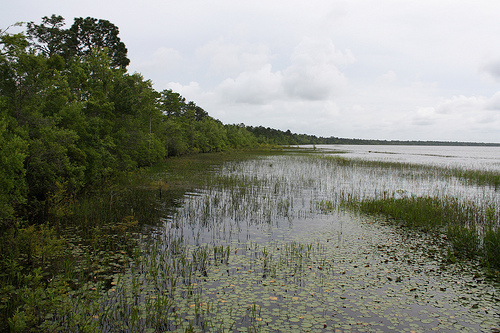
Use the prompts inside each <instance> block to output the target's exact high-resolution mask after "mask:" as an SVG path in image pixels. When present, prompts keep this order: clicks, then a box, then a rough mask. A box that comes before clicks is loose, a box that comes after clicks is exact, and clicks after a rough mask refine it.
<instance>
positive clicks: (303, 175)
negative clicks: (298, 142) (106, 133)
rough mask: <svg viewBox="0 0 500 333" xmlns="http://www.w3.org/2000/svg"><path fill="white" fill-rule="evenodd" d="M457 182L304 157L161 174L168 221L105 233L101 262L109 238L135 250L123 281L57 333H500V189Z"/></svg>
mask: <svg viewBox="0 0 500 333" xmlns="http://www.w3.org/2000/svg"><path fill="white" fill-rule="evenodd" d="M193 165H194V167H193V168H198V167H199V168H200V170H202V169H203V168H202V167H201V166H198V165H197V164H196V163H193ZM186 166H187V164H186ZM443 170H444V169H439V168H437V169H436V168H427V167H426V168H423V167H421V166H418V167H414V166H412V165H411V164H397V163H396V164H391V165H388V164H377V163H365V164H364V163H361V162H359V161H355V162H353V161H351V160H350V159H347V158H345V157H336V156H332V155H328V156H326V155H322V154H317V153H314V154H313V153H310V152H309V153H306V154H303V153H301V152H299V151H294V152H293V153H280V154H275V155H271V154H263V155H259V156H254V158H251V159H249V158H244V159H239V160H235V161H230V160H228V161H226V162H224V163H222V164H214V165H213V166H212V167H211V168H210V172H204V173H203V174H202V175H200V174H196V175H194V176H193V178H190V177H191V176H190V174H195V172H194V171H193V169H191V172H185V173H184V174H182V173H180V174H177V175H175V177H174V178H175V184H176V185H175V184H173V183H172V182H171V179H173V178H171V177H173V175H170V174H167V173H162V172H160V171H159V172H158V173H157V174H156V176H154V177H152V179H153V183H152V184H153V186H152V188H150V189H149V191H150V192H151V193H154V198H155V205H154V206H150V207H154V208H151V209H154V210H155V214H157V215H156V216H158V220H157V221H158V222H157V223H152V224H148V225H147V226H146V225H142V232H138V230H137V229H134V228H138V226H140V225H141V222H140V221H139V220H140V219H139V218H138V216H135V217H134V218H128V219H127V218H123V219H121V220H120V223H117V224H113V226H111V225H110V226H109V227H106V226H102V227H100V228H101V230H102V231H103V233H96V231H93V232H92V235H94V236H93V237H94V238H96V239H95V241H94V243H95V245H96V249H98V248H101V249H102V248H104V247H106V246H107V247H110V246H113V245H111V244H109V245H106V244H108V243H107V241H109V242H112V238H110V239H108V240H105V239H103V238H101V236H99V237H97V235H101V234H102V235H103V236H102V237H104V235H106V234H107V233H108V232H110V234H113V233H116V235H117V236H113V237H129V238H131V239H133V240H134V244H135V245H134V246H133V247H131V248H127V249H126V250H125V249H124V248H119V247H117V248H116V250H117V251H123V252H124V253H125V254H124V257H123V258H122V259H121V261H119V263H120V266H119V267H120V269H116V270H105V269H104V271H103V274H102V275H101V278H96V279H95V280H90V281H88V282H86V283H87V284H86V285H84V286H83V287H81V288H77V289H74V290H70V291H68V292H67V293H66V295H67V296H66V297H64V298H62V299H61V300H60V301H59V303H58V305H57V307H56V309H55V310H54V311H52V312H51V313H47V314H46V315H45V317H44V322H43V324H42V328H43V329H45V330H55V329H56V328H57V329H62V330H63V331H68V332H79V331H84V330H98V331H102V332H123V331H141V332H158V331H173V332H283V331H286V332H324V331H327V332H328V331H332V332H338V331H341V332H343V331H355V332H387V331H391V332H408V331H415V332H429V331H439V332H482V331H484V332H491V331H495V330H497V331H498V330H500V327H499V326H500V325H499V322H500V317H499V313H500V305H499V304H500V297H499V296H498V284H497V282H495V281H498V280H495V279H494V278H491V277H494V276H495V270H498V267H500V266H499V261H500V259H499V256H498V253H499V252H498V248H499V247H498V246H499V245H498V244H499V239H500V237H499V236H498V235H499V233H498V226H499V223H498V221H499V202H498V196H497V192H496V189H495V187H494V186H490V185H484V186H483V185H478V184H477V182H474V184H471V183H469V182H464V181H463V178H462V177H455V176H450V175H449V173H446V174H444V173H443V172H444V171H443ZM447 172H448V171H447ZM184 177H186V178H184ZM196 183H198V184H199V186H193V185H194V184H196ZM169 184H170V185H169ZM181 184H188V185H189V188H190V189H189V190H188V191H186V192H185V193H184V195H183V196H177V197H176V199H175V205H172V204H171V202H172V201H171V200H170V199H168V195H167V192H168V191H170V190H171V189H172V188H174V187H181ZM160 188H161V195H160ZM167 202H168V204H167ZM123 205H124V206H126V203H124V204H123ZM144 216H145V219H147V218H148V216H153V215H148V214H146V215H144ZM136 221H138V224H134V223H135V222H136ZM395 221H399V223H395ZM132 231H133V233H131V232H132ZM120 235H122V236H120ZM88 244H89V246H90V245H91V244H93V243H92V242H90V243H88ZM89 253H95V252H94V251H93V250H92V251H90V250H89ZM97 253H99V252H97ZM125 257H126V260H125ZM95 258H96V259H97V258H99V255H98V254H97V256H96V257H95ZM477 258H482V259H480V260H477ZM109 262H110V263H112V262H117V263H118V261H114V260H109ZM66 266H67V275H68V276H71V275H72V274H74V272H73V273H72V271H71V266H72V262H71V261H68V264H67V265H66ZM103 266H104V264H103ZM485 267H486V268H488V270H485V269H484V268H485ZM106 274H107V277H106V278H104V275H106Z"/></svg>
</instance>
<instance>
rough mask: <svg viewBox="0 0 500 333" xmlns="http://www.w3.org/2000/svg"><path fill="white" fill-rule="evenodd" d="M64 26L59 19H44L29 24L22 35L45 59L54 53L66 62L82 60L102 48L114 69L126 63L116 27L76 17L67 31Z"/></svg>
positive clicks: (123, 46)
mask: <svg viewBox="0 0 500 333" xmlns="http://www.w3.org/2000/svg"><path fill="white" fill-rule="evenodd" d="M64 25H65V23H64V18H63V17H62V16H59V15H52V16H51V17H47V16H45V17H43V18H42V23H41V24H35V23H34V22H29V23H28V24H27V29H26V32H27V35H28V37H29V39H30V40H31V43H32V45H33V46H34V48H35V49H36V50H38V51H39V52H40V53H41V54H43V55H44V56H46V57H51V56H53V55H55V54H57V55H61V56H63V57H64V59H65V60H66V61H67V62H68V61H69V60H70V59H72V58H74V57H77V58H80V60H82V59H83V58H84V57H87V56H89V55H91V54H93V53H95V52H99V50H102V49H106V50H107V54H108V55H109V57H110V58H111V59H112V61H111V64H112V66H113V67H114V68H126V67H127V66H128V64H129V63H130V60H129V59H128V58H127V52H128V51H127V48H126V47H125V44H124V43H123V42H122V41H121V40H120V37H118V34H119V30H118V27H117V26H115V25H114V24H113V23H111V22H109V21H107V20H98V19H95V18H92V17H87V18H81V17H79V18H75V20H74V23H73V25H72V26H71V27H70V28H69V29H64V28H63V27H64Z"/></svg>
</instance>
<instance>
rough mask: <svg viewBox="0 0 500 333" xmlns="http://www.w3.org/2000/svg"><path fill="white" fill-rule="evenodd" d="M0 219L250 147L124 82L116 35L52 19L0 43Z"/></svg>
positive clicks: (143, 87)
mask: <svg viewBox="0 0 500 333" xmlns="http://www.w3.org/2000/svg"><path fill="white" fill-rule="evenodd" d="M0 38H1V39H0V43H1V44H0V46H1V49H0V75H1V80H0V142H1V146H0V153H1V156H2V159H1V162H0V169H1V172H0V174H1V178H0V182H1V185H2V186H1V192H0V214H1V216H0V218H1V226H2V227H3V228H7V227H11V226H13V225H14V224H15V221H16V218H17V217H20V216H21V217H23V218H26V217H28V218H29V219H30V220H31V221H34V220H36V219H37V218H40V216H39V215H40V214H42V213H43V212H46V211H47V208H50V206H51V205H54V204H57V200H59V198H61V197H62V196H61V194H62V193H64V197H66V198H67V197H70V196H72V195H75V194H78V193H80V192H81V191H82V190H84V189H88V188H91V187H93V186H95V185H97V184H102V183H103V182H104V181H106V180H108V179H110V178H112V177H113V176H116V174H118V173H120V172H122V171H129V170H134V169H136V168H137V167H143V166H150V165H152V164H154V163H156V162H158V161H161V160H162V159H164V158H165V157H168V156H172V155H181V154H186V153H192V152H209V151H221V150H224V149H227V148H231V147H243V146H252V145H254V144H255V142H256V141H255V138H254V137H253V136H252V135H250V133H248V132H247V131H246V129H245V128H244V126H238V125H226V126H224V125H223V124H222V123H221V122H220V121H217V120H215V119H213V118H212V117H210V116H209V115H208V113H207V112H206V111H204V110H203V109H202V108H201V107H199V106H198V105H196V104H195V103H194V102H186V100H185V99H184V98H183V97H182V96H181V95H179V94H178V93H175V92H173V91H171V90H164V91H161V92H157V91H155V90H154V89H153V86H152V82H151V81H149V80H146V79H144V78H143V77H142V76H141V75H140V74H137V73H134V74H130V73H128V72H127V70H126V66H127V65H128V63H129V62H130V61H129V59H128V58H127V49H126V47H125V45H124V43H123V42H121V41H120V38H119V37H118V28H117V27H116V26H114V25H113V24H112V23H110V22H108V21H106V20H96V19H93V18H85V19H84V18H76V19H75V21H74V24H73V25H72V26H71V27H70V28H69V29H65V28H64V19H63V18H62V17H60V16H55V15H53V16H52V17H50V18H49V17H44V18H43V20H42V23H41V24H35V23H33V22H30V23H28V24H27V29H26V33H24V34H8V33H7V31H5V30H4V31H3V32H1V36H0Z"/></svg>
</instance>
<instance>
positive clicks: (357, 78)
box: [0, 0, 500, 142]
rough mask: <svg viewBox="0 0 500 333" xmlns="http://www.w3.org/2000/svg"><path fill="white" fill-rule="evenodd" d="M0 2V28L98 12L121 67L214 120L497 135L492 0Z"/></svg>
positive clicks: (499, 30)
mask: <svg viewBox="0 0 500 333" xmlns="http://www.w3.org/2000/svg"><path fill="white" fill-rule="evenodd" d="M0 1H1V2H2V6H1V7H2V10H1V12H0V28H5V27H6V26H8V25H9V24H12V23H14V22H17V21H35V22H37V23H39V22H40V20H41V17H43V16H50V15H52V14H57V15H62V16H63V17H64V18H65V19H66V22H67V25H68V27H69V26H70V25H71V24H72V23H73V18H74V17H87V16H91V17H95V18H102V19H106V20H109V21H111V22H112V23H114V24H115V25H116V26H118V27H119V29H120V37H121V39H122V41H123V42H124V43H125V44H126V45H127V48H128V50H129V58H130V59H131V64H130V66H129V71H130V72H139V73H141V74H142V75H143V76H144V77H145V78H148V79H151V80H152V81H153V82H154V85H155V88H156V89H157V90H159V91H161V90H163V89H173V90H174V91H177V92H179V93H181V94H182V95H183V96H184V97H185V98H186V99H187V100H193V101H194V102H195V103H196V104H197V105H199V106H201V107H202V108H204V109H205V110H206V111H207V112H208V113H209V114H210V115H211V116H212V117H214V118H217V119H220V120H221V121H222V122H224V123H245V124H246V125H253V126H260V125H262V126H265V127H273V128H278V129H281V130H287V129H290V130H291V131H292V132H295V133H307V134H314V135H318V136H326V137H329V136H336V137H346V138H365V139H388V140H444V141H481V142H500V20H499V17H500V1H491V0H471V1H468V0H467V1H461V0H450V1H448V0H418V1H417V0H415V1H410V0H377V1H369V0H345V1H344V0H339V1H337V0H308V1H303V0H302V1H297V0H286V1H285V0H262V1H261V0H253V1H248V0H140V1H139V0H136V1H129V0H119V1H118V0H99V1H97V0H86V1H67V0H64V1H58V0H44V1H40V0H16V1H10V0H0Z"/></svg>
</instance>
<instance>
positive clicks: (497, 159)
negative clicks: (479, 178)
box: [302, 145, 500, 172]
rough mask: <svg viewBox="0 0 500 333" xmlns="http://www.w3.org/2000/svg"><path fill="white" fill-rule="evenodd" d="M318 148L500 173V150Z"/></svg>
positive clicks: (349, 154)
mask: <svg viewBox="0 0 500 333" xmlns="http://www.w3.org/2000/svg"><path fill="white" fill-rule="evenodd" d="M302 147H312V146H310V145H308V146H302ZM316 148H317V149H319V150H322V151H325V152H328V151H331V152H345V154H346V155H345V156H346V157H354V158H363V159H368V160H381V161H395V162H408V163H417V164H432V165H439V166H449V167H461V168H467V169H482V170H492V171H499V172H500V147H470V146H468V147H460V146H393V145H387V146H384V145H316Z"/></svg>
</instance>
